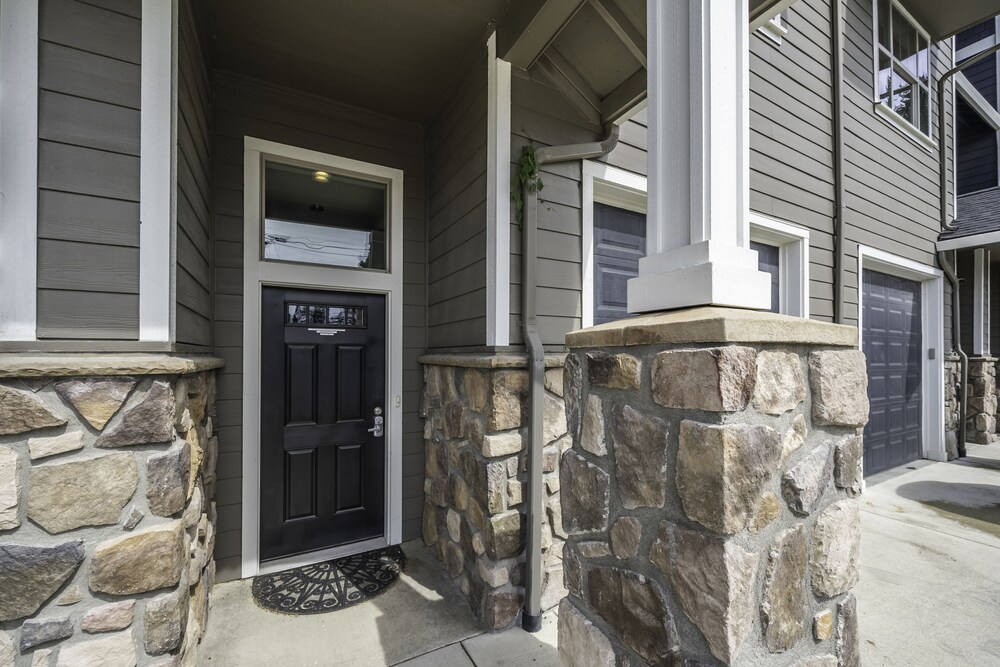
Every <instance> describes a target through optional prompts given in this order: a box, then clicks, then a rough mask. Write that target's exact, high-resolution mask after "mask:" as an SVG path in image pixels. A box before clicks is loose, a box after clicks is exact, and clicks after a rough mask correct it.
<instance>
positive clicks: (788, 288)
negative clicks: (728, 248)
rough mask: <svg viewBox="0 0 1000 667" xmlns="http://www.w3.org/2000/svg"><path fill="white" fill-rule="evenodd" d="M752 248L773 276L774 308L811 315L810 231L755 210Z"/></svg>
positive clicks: (764, 270)
mask: <svg viewBox="0 0 1000 667" xmlns="http://www.w3.org/2000/svg"><path fill="white" fill-rule="evenodd" d="M750 249H751V250H756V251H757V268H758V269H759V270H761V271H763V272H764V273H767V274H770V275H771V311H772V312H775V313H782V314H784V315H795V316H797V317H809V230H808V229H804V228H802V227H797V226H796V225H792V224H789V223H787V222H783V221H781V220H775V219H773V218H769V217H767V216H763V215H760V214H758V213H753V212H751V213H750Z"/></svg>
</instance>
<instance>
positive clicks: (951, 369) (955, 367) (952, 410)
mask: <svg viewBox="0 0 1000 667" xmlns="http://www.w3.org/2000/svg"><path fill="white" fill-rule="evenodd" d="M961 384H962V365H961V359H960V358H959V356H958V355H957V354H955V353H953V352H949V353H948V355H947V356H946V357H945V358H944V440H945V451H946V452H947V455H948V460H949V461H951V460H952V459H957V458H958V420H959V418H960V417H961V413H960V411H959V406H958V388H959V386H960V385H961Z"/></svg>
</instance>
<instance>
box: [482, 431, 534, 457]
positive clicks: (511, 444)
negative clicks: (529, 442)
mask: <svg viewBox="0 0 1000 667" xmlns="http://www.w3.org/2000/svg"><path fill="white" fill-rule="evenodd" d="M524 442H525V436H524V434H523V433H522V432H521V431H519V430H518V431H504V432H503V433H497V434H494V435H484V436H483V456H488V457H490V458H495V457H498V456H509V455H511V454H516V453H517V452H519V451H521V450H522V449H524Z"/></svg>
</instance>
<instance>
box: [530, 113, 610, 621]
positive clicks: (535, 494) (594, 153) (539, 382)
mask: <svg viewBox="0 0 1000 667" xmlns="http://www.w3.org/2000/svg"><path fill="white" fill-rule="evenodd" d="M618 132H619V129H618V126H617V125H610V126H609V127H608V128H607V135H606V137H605V139H604V140H603V141H600V142H592V143H585V144H569V145H566V146H549V147H546V148H540V149H539V150H538V152H537V153H536V157H537V160H538V166H539V167H541V166H542V165H543V164H551V163H553V162H570V161H574V160H589V159H593V158H598V157H602V156H604V155H607V154H608V153H610V152H611V151H612V150H614V147H615V146H617V145H618ZM521 201H522V203H523V206H524V215H523V216H522V219H523V221H524V222H523V224H522V226H521V334H522V337H523V338H524V345H525V347H526V348H527V352H528V380H529V382H528V530H527V541H526V545H525V581H524V610H523V612H522V614H521V627H522V628H524V629H525V630H527V631H528V632H538V631H539V630H540V629H541V627H542V579H543V572H542V517H544V516H545V489H544V486H543V481H542V465H543V456H542V449H543V448H544V447H545V441H544V436H543V433H544V427H545V350H544V348H543V347H542V339H541V337H540V336H539V335H538V308H537V306H538V303H537V290H536V287H537V284H538V280H537V277H538V276H537V273H538V271H537V269H538V267H537V264H538V261H537V260H538V193H537V192H535V191H531V190H529V189H528V188H527V187H522V191H521Z"/></svg>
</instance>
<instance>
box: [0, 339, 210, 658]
mask: <svg viewBox="0 0 1000 667" xmlns="http://www.w3.org/2000/svg"><path fill="white" fill-rule="evenodd" d="M221 365H222V362H221V360H219V359H211V358H183V357H168V356H161V355H139V356H116V355H103V356H91V355H82V356H77V355H55V356H52V357H45V358H40V357H39V358H33V357H31V356H30V355H0V666H7V665H14V664H18V665H28V664H31V665H48V664H50V663H51V660H50V658H51V657H52V656H53V654H54V653H55V652H56V651H58V662H59V664H60V665H63V664H65V665H83V664H87V665H96V664H102V665H105V664H106V665H129V664H130V665H135V664H137V663H138V664H142V665H148V664H157V665H167V664H169V665H194V664H195V663H196V661H197V650H198V642H199V641H200V640H201V637H202V634H203V633H204V630H205V624H206V619H207V614H208V593H209V590H210V589H211V587H212V581H213V579H214V576H215V562H214V560H213V558H212V553H213V549H214V544H215V517H216V513H215V503H214V501H213V498H214V496H215V487H216V478H215V463H216V460H217V458H218V442H217V438H216V436H215V435H214V429H215V421H216V412H215V372H214V369H216V368H218V367H220V366H221Z"/></svg>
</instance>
